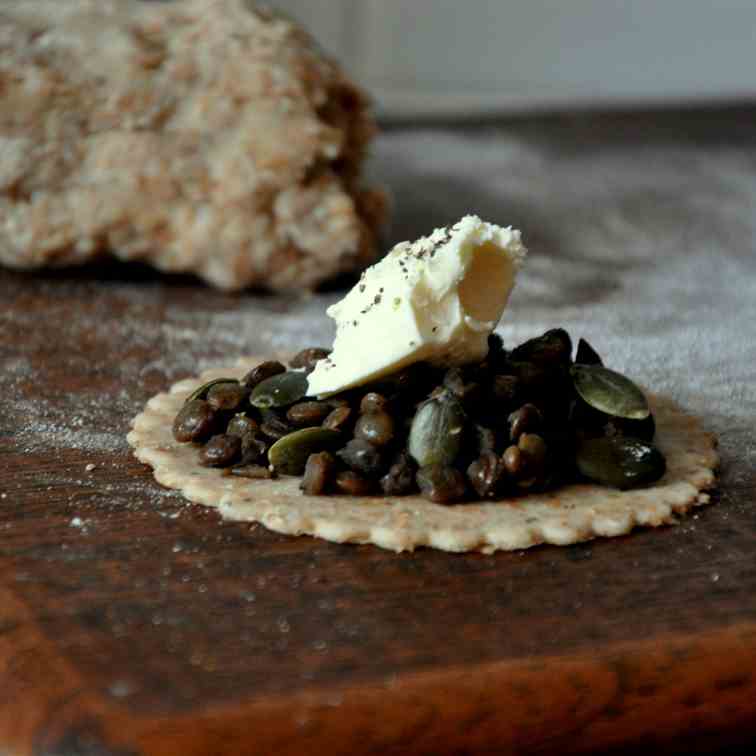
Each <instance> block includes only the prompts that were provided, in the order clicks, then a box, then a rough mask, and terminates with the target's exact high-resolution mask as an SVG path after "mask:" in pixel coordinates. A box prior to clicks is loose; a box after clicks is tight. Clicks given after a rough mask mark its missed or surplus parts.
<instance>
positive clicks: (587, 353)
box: [575, 339, 604, 365]
mask: <svg viewBox="0 0 756 756" xmlns="http://www.w3.org/2000/svg"><path fill="white" fill-rule="evenodd" d="M575 362H576V363H577V364H578V365H603V364H604V363H603V362H602V361H601V357H599V354H598V352H597V351H596V350H595V349H594V348H593V347H592V346H591V345H590V344H589V343H588V342H587V341H586V340H585V339H580V341H578V347H577V352H576V354H575Z"/></svg>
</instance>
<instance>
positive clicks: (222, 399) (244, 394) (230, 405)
mask: <svg viewBox="0 0 756 756" xmlns="http://www.w3.org/2000/svg"><path fill="white" fill-rule="evenodd" d="M248 397H249V389H247V388H245V387H244V386H242V385H241V384H240V383H239V382H238V381H237V382H235V383H229V382H225V383H217V384H215V386H213V387H212V388H211V389H210V390H209V391H208V392H207V403H208V404H209V405H210V406H211V407H212V408H213V409H216V410H224V411H226V412H237V411H238V410H239V409H241V407H242V406H243V405H244V404H246V402H247V398H248Z"/></svg>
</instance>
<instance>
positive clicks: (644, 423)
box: [604, 414, 656, 441]
mask: <svg viewBox="0 0 756 756" xmlns="http://www.w3.org/2000/svg"><path fill="white" fill-rule="evenodd" d="M604 434H605V435H607V436H632V437H633V438H640V439H642V440H643V441H653V439H654V435H656V422H655V420H654V416H653V415H652V414H649V416H648V417H647V418H646V419H645V420H628V419H627V418H626V417H610V418H609V420H608V422H607V423H606V425H605V426H604Z"/></svg>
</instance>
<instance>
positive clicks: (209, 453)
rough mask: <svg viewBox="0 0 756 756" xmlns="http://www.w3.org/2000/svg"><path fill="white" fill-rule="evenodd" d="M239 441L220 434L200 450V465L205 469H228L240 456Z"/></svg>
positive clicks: (237, 438)
mask: <svg viewBox="0 0 756 756" xmlns="http://www.w3.org/2000/svg"><path fill="white" fill-rule="evenodd" d="M241 446H242V443H241V439H240V438H239V437H238V436H229V435H228V434H227V433H221V434H219V435H217V436H213V437H212V438H211V439H210V440H209V441H208V442H207V443H206V444H205V445H204V446H203V447H202V449H200V454H199V459H200V464H201V465H205V466H206V467H229V466H231V465H233V464H234V462H236V461H237V460H238V459H239V457H240V456H241Z"/></svg>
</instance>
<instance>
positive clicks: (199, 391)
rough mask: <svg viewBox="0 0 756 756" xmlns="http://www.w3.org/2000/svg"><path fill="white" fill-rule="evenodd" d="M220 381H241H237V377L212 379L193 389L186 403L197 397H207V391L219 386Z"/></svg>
mask: <svg viewBox="0 0 756 756" xmlns="http://www.w3.org/2000/svg"><path fill="white" fill-rule="evenodd" d="M219 383H236V384H238V383H239V381H237V380H236V378H215V379H213V380H212V381H208V382H207V383H203V384H202V385H201V386H200V387H199V388H196V389H194V391H192V393H191V394H189V396H187V397H186V399H185V400H184V404H189V402H193V401H194V400H195V399H205V398H206V397H207V392H208V391H210V389H211V388H212V387H213V386H217V385H218V384H219Z"/></svg>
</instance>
